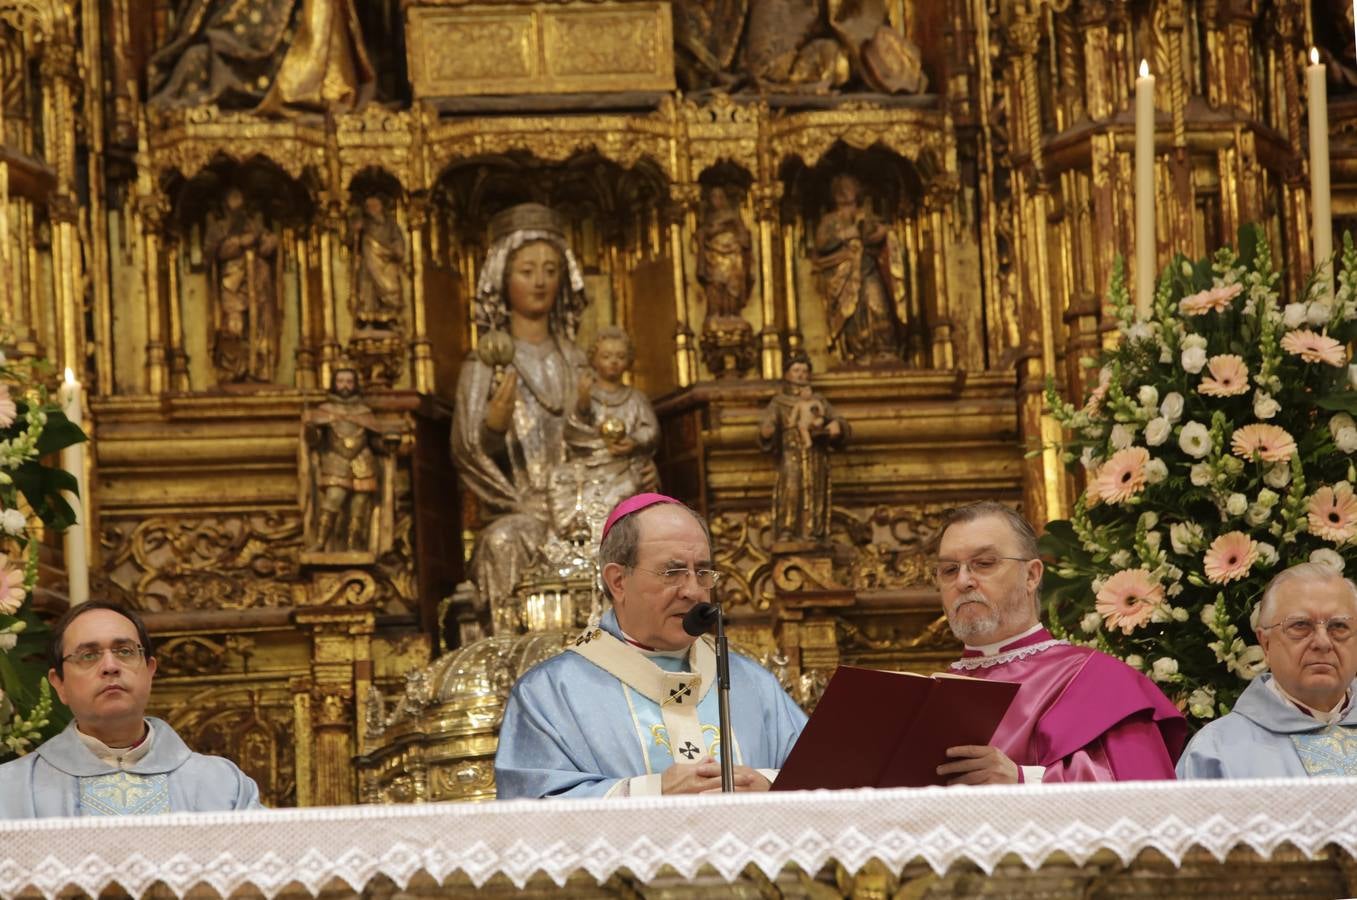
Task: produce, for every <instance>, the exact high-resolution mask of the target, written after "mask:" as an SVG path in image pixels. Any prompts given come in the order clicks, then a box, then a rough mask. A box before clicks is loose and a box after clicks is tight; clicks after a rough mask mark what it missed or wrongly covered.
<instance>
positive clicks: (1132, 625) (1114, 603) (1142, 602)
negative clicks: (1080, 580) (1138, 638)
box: [1094, 569, 1164, 634]
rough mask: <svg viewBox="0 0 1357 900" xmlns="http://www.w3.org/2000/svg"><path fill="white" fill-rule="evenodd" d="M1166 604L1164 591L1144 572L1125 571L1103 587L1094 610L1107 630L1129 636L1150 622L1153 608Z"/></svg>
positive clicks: (1142, 570) (1137, 570)
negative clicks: (1118, 629) (1100, 615)
mask: <svg viewBox="0 0 1357 900" xmlns="http://www.w3.org/2000/svg"><path fill="white" fill-rule="evenodd" d="M1163 602H1164V589H1163V588H1162V587H1160V585H1159V584H1158V583H1156V582H1154V581H1152V580H1151V579H1150V573H1149V572H1147V571H1146V570H1145V569H1122V570H1121V571H1120V572H1118V573H1116V574H1115V575H1113V576H1112V577H1111V578H1109V579H1107V581H1106V582H1105V583H1104V584H1103V588H1102V590H1100V591H1098V601H1097V603H1096V604H1094V607H1095V608H1096V609H1097V610H1098V612H1099V613H1101V614H1102V617H1103V620H1104V621H1105V622H1106V623H1107V627H1108V628H1120V629H1121V630H1122V633H1123V634H1130V633H1131V632H1132V631H1134V630H1135V629H1137V628H1139V627H1140V626H1141V625H1144V624H1145V623H1146V622H1148V621H1149V620H1150V616H1151V614H1153V613H1154V608H1155V607H1156V606H1158V605H1159V604H1160V603H1163Z"/></svg>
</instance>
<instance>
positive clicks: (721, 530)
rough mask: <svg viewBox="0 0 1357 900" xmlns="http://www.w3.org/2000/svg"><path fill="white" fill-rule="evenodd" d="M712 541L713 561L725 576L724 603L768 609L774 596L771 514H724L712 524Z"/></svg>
mask: <svg viewBox="0 0 1357 900" xmlns="http://www.w3.org/2000/svg"><path fill="white" fill-rule="evenodd" d="M711 539H712V559H713V561H714V562H715V563H716V566H717V568H718V569H720V570H721V572H723V573H724V575H725V578H724V580H723V581H722V582H721V585H722V588H721V598H722V601H723V602H724V603H726V604H728V605H730V606H742V605H748V606H752V607H753V608H755V609H767V608H768V603H769V601H770V600H771V599H772V596H773V593H772V587H771V585H770V584H769V579H770V578H771V577H772V548H773V522H772V514H771V513H768V512H766V511H760V512H754V513H722V514H720V515H718V516H716V517H714V518H713V519H712V520H711Z"/></svg>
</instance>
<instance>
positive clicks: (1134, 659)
mask: <svg viewBox="0 0 1357 900" xmlns="http://www.w3.org/2000/svg"><path fill="white" fill-rule="evenodd" d="M1123 662H1125V663H1126V664H1127V665H1128V666H1130V667H1131V668H1133V669H1143V668H1145V659H1144V658H1143V657H1141V656H1140V655H1138V654H1135V653H1132V654H1131V655H1130V656H1128V657H1126V659H1125V660H1123Z"/></svg>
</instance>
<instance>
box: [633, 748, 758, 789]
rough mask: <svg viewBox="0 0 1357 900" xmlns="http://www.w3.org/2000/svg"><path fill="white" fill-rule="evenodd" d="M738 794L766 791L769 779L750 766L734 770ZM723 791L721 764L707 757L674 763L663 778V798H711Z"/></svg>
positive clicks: (666, 770) (661, 786) (661, 783)
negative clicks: (688, 795) (707, 796)
mask: <svg viewBox="0 0 1357 900" xmlns="http://www.w3.org/2000/svg"><path fill="white" fill-rule="evenodd" d="M734 775H735V781H734V786H735V790H737V791H766V790H768V788H769V787H770V784H769V781H768V779H767V778H764V777H763V776H762V775H760V774H759V773H758V772H756V771H754V770H753V769H751V768H749V767H748V766H736V767H735V773H734ZM720 790H721V764H720V763H719V762H717V761H716V760H715V759H713V758H712V757H710V756H708V757H706V758H704V759H701V760H698V761H697V762H695V763H674V764H673V765H672V766H670V767H669V768H667V769H665V770H664V774H663V775H661V776H660V793H662V794H710V793H712V792H714V791H720Z"/></svg>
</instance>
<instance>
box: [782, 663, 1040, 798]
mask: <svg viewBox="0 0 1357 900" xmlns="http://www.w3.org/2000/svg"><path fill="white" fill-rule="evenodd" d="M1017 693H1018V685H1017V684H1016V683H1014V682H1011V681H990V680H987V679H983V678H968V677H966V676H965V675H950V674H947V673H942V672H939V673H936V674H934V675H916V674H914V673H912V672H885V671H882V670H880V669H860V668H857V667H856V666H839V667H838V668H837V669H835V670H834V677H832V678H831V679H830V680H829V685H828V686H827V687H826V688H825V693H824V696H822V697H821V698H820V702H819V704H818V705H817V706H816V707H815V712H814V713H813V714H812V715H811V717H810V721H809V722H807V723H806V727H805V730H803V731H802V732H801V737H800V738H798V739H797V741H796V746H794V747H792V752H791V753H790V754H789V755H788V756H787V761H786V763H784V764H783V766H782V771H781V772H780V773H779V775H778V776H777V780H776V781H775V782H773V790H775V791H802V790H813V789H815V788H856V787H883V788H884V787H924V786H926V785H930V784H943V783H944V779H943V778H941V777H939V775H938V774H937V767H938V766H940V765H942V764H943V763H945V762H947V761H948V760H947V756H946V750H947V748H948V747H958V746H961V745H963V744H988V743H989V742H990V738H992V737H993V736H994V729H996V728H997V727H999V722H1000V721H1001V720H1002V719H1003V717H1004V713H1006V712H1008V707H1009V704H1011V703H1012V702H1013V698H1014V697H1015V696H1017Z"/></svg>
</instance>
